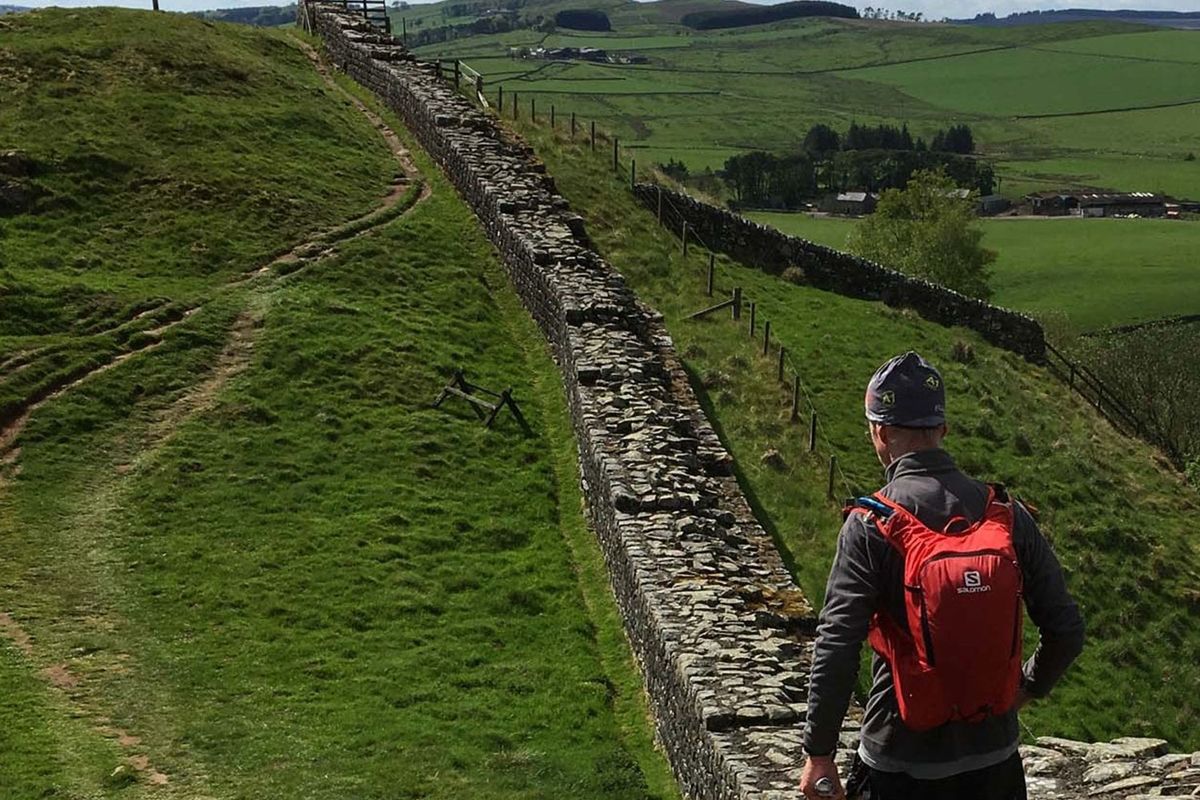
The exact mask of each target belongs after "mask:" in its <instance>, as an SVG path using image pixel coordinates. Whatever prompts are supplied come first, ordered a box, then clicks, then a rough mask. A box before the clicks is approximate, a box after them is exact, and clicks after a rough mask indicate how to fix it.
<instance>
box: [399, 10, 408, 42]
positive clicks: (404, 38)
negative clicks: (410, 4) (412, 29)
mask: <svg viewBox="0 0 1200 800" xmlns="http://www.w3.org/2000/svg"><path fill="white" fill-rule="evenodd" d="M400 43H401V44H403V45H404V46H405V47H408V17H401V18H400Z"/></svg>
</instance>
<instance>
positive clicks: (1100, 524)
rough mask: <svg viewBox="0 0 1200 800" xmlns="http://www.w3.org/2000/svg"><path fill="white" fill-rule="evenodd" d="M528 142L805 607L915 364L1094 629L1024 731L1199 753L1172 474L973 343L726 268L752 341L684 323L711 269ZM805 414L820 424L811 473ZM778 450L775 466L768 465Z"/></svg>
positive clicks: (720, 287) (1191, 639)
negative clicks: (1033, 522)
mask: <svg viewBox="0 0 1200 800" xmlns="http://www.w3.org/2000/svg"><path fill="white" fill-rule="evenodd" d="M520 129H521V130H522V131H523V132H524V133H525V134H526V135H527V136H528V137H529V138H530V140H531V141H532V143H533V144H534V145H535V148H536V150H537V152H538V153H539V155H541V156H542V158H543V159H544V160H545V161H546V163H547V166H548V169H549V172H550V174H552V175H553V176H554V177H555V180H556V182H557V184H558V186H559V187H560V189H561V190H562V191H563V192H564V193H565V194H566V196H567V197H568V199H570V200H571V203H572V205H573V207H575V208H577V209H579V210H580V213H582V214H584V216H585V217H586V219H587V222H588V226H589V228H588V230H589V232H590V234H591V235H592V236H593V238H594V239H595V240H596V242H597V244H598V246H599V248H600V250H601V251H602V252H603V253H604V254H605V255H606V257H608V258H609V259H610V260H611V261H612V263H613V264H614V266H616V267H617V268H618V269H620V270H621V272H622V273H623V274H624V275H625V276H626V277H627V278H628V280H629V281H630V283H631V284H632V285H633V287H634V288H635V289H636V291H637V292H638V293H639V295H640V296H641V297H642V298H643V299H645V300H646V301H647V302H649V303H650V304H651V305H652V306H654V307H655V308H657V309H658V310H659V311H661V312H662V313H663V314H664V316H665V318H666V323H667V326H668V328H669V330H670V332H671V335H672V337H673V338H674V340H675V343H676V346H677V347H678V348H679V351H680V353H681V355H682V356H683V358H684V361H685V366H686V368H687V369H688V372H689V374H690V376H691V378H692V384H693V387H694V388H695V389H696V391H697V392H698V394H699V395H700V397H701V401H702V403H703V404H704V405H705V407H706V410H707V411H708V412H709V414H710V417H711V418H712V419H713V422H714V424H715V425H716V427H717V430H718V432H719V433H720V435H721V437H722V439H723V441H724V442H725V443H726V444H727V446H729V447H730V449H731V451H732V453H733V455H734V458H735V460H736V463H737V474H738V478H739V480H740V482H741V484H742V486H743V488H744V489H745V490H746V492H747V495H748V497H749V498H750V502H751V504H752V505H753V507H754V508H755V510H756V512H757V513H758V516H759V519H760V520H761V521H762V522H763V523H764V525H766V526H767V528H768V529H769V530H770V531H771V532H772V534H773V535H774V536H775V537H776V539H777V541H778V542H779V543H780V544H781V546H782V547H783V549H784V551H785V553H786V556H787V558H788V559H789V563H790V564H791V565H792V569H793V571H794V573H795V574H796V576H797V578H798V580H799V582H800V584H801V586H802V588H803V589H804V590H805V592H806V593H807V594H808V595H809V596H810V597H812V598H814V599H818V602H819V598H820V597H821V596H822V594H821V593H822V591H823V587H824V580H825V576H826V574H827V571H828V568H829V563H830V559H831V558H832V556H833V551H834V544H835V539H836V531H837V529H838V527H839V524H840V522H841V514H840V499H841V497H844V496H848V495H850V494H851V493H854V492H861V491H864V490H873V489H874V488H876V487H877V486H878V485H879V483H880V479H881V475H880V469H879V464H878V462H877V461H876V460H875V454H874V452H873V451H872V450H871V448H870V447H869V444H868V442H867V440H866V439H865V438H864V432H865V428H864V422H863V418H862V387H863V385H864V383H865V382H866V380H867V378H868V377H869V376H870V374H871V372H872V370H873V369H874V368H875V367H876V366H877V365H878V364H879V363H880V362H882V361H883V360H884V359H886V358H887V357H889V356H891V355H894V354H895V353H897V352H902V351H904V350H906V349H908V348H913V349H917V350H919V351H920V352H922V353H923V354H925V355H926V356H927V357H929V358H930V359H932V360H933V361H934V362H935V363H937V364H938V365H939V366H940V367H941V368H942V370H943V372H944V375H945V376H946V383H947V387H948V389H949V401H948V416H949V417H950V428H951V438H950V439H949V442H948V446H949V447H950V449H951V450H952V452H954V453H955V454H956V455H957V457H958V459H959V462H960V463H961V464H962V465H963V466H964V468H965V469H967V470H968V471H970V472H973V473H975V474H977V475H979V476H980V477H983V478H986V479H988V480H993V481H1000V482H1003V483H1004V484H1006V485H1007V486H1009V487H1010V489H1012V490H1013V491H1014V492H1015V493H1016V494H1017V495H1018V496H1020V497H1022V498H1025V499H1026V500H1028V501H1030V502H1032V503H1033V504H1034V505H1036V506H1038V507H1039V508H1040V509H1041V518H1042V525H1043V528H1044V530H1045V531H1046V532H1047V535H1048V536H1049V537H1050V538H1051V540H1052V541H1053V544H1054V546H1055V548H1056V550H1057V552H1058V553H1059V555H1060V557H1061V559H1062V561H1063V563H1064V565H1065V568H1066V570H1067V573H1068V580H1069V582H1070V585H1071V588H1072V590H1073V591H1074V592H1075V593H1077V596H1078V597H1079V599H1080V601H1081V603H1082V605H1083V608H1084V612H1085V614H1086V617H1087V620H1088V626H1089V637H1090V638H1089V643H1088V646H1087V648H1086V649H1085V652H1084V655H1083V656H1082V657H1081V659H1080V661H1079V662H1078V663H1077V665H1076V666H1075V667H1074V668H1073V670H1072V671H1071V673H1069V675H1068V677H1067V678H1066V680H1065V681H1064V683H1063V684H1062V685H1061V686H1060V687H1059V688H1058V689H1057V690H1056V692H1055V693H1054V695H1053V696H1052V698H1051V699H1050V700H1049V701H1047V702H1043V703H1038V704H1036V705H1034V706H1033V707H1032V708H1031V709H1029V710H1028V711H1027V712H1025V713H1023V714H1022V719H1023V721H1024V723H1025V725H1026V726H1027V731H1026V732H1027V733H1031V734H1035V735H1050V734H1058V735H1065V736H1071V737H1077V738H1084V739H1107V738H1110V737H1113V736H1118V735H1128V734H1130V733H1131V732H1134V731H1136V732H1139V733H1141V734H1144V735H1161V736H1165V737H1167V738H1169V739H1171V740H1172V744H1173V746H1174V747H1177V748H1183V749H1185V750H1193V749H1195V748H1196V747H1198V746H1200V727H1198V726H1197V723H1196V720H1197V713H1198V712H1200V708H1198V707H1197V705H1196V702H1197V700H1196V699H1197V698H1198V697H1200V631H1198V630H1197V629H1196V627H1195V626H1194V625H1192V624H1190V622H1189V621H1188V620H1190V619H1191V618H1193V617H1194V615H1195V614H1196V613H1197V612H1198V611H1200V606H1198V605H1197V603H1198V602H1200V596H1197V594H1196V591H1195V588H1196V586H1197V581H1200V539H1198V537H1197V536H1196V534H1195V531H1194V526H1193V525H1192V522H1191V518H1192V516H1194V514H1195V510H1196V509H1197V508H1200V497H1198V496H1197V493H1196V492H1195V491H1194V490H1192V489H1189V488H1187V487H1186V485H1185V484H1184V483H1183V481H1182V478H1181V477H1180V476H1179V474H1178V473H1176V472H1175V471H1174V470H1172V469H1171V468H1170V466H1169V465H1168V464H1167V463H1166V461H1165V459H1164V458H1163V457H1162V456H1161V455H1157V454H1156V453H1155V452H1154V451H1153V450H1152V449H1151V448H1149V447H1148V446H1146V445H1145V444H1143V443H1141V442H1139V441H1136V440H1130V439H1127V438H1125V437H1123V436H1120V435H1118V434H1116V433H1115V432H1114V431H1113V430H1112V428H1111V427H1110V426H1109V425H1108V424H1107V423H1106V422H1104V421H1103V420H1102V419H1100V418H1099V417H1098V416H1097V415H1096V414H1095V412H1094V411H1093V410H1092V409H1091V407H1090V406H1089V405H1088V404H1087V403H1086V402H1085V401H1083V400H1082V399H1081V398H1079V397H1078V396H1077V395H1074V394H1073V393H1072V392H1071V391H1070V390H1069V389H1068V388H1067V387H1066V385H1065V384H1064V383H1063V382H1062V381H1060V380H1059V379H1057V378H1055V377H1052V376H1051V375H1050V374H1048V373H1047V372H1046V371H1044V370H1043V369H1040V368H1037V367H1033V366H1030V365H1029V364H1027V363H1025V362H1024V361H1022V360H1021V359H1020V358H1019V357H1017V356H1015V355H1013V354H1012V353H1007V352H1004V351H1000V350H998V349H996V348H992V347H990V346H988V345H986V344H984V343H983V342H982V341H981V339H980V338H979V337H978V336H977V335H976V334H974V333H973V332H970V331H967V330H965V329H952V328H943V327H940V326H938V325H934V324H931V323H928V322H925V321H923V320H921V319H920V318H919V317H917V316H916V315H914V314H912V313H910V312H907V311H904V310H898V309H891V308H887V307H885V306H883V305H882V304H879V303H867V302H861V301H855V300H850V299H847V298H844V297H840V296H837V295H834V294H830V293H826V292H821V291H817V290H814V289H810V288H807V287H803V286H795V285H792V284H790V283H788V282H786V281H784V280H781V279H779V278H775V277H772V276H770V275H767V274H765V273H763V272H761V271H759V270H756V269H749V268H745V267H743V266H740V265H738V264H737V263H735V262H732V261H730V260H729V259H728V258H725V257H721V256H718V257H717V265H718V268H717V275H716V278H717V280H716V286H717V294H718V296H727V293H728V292H729V291H730V290H731V289H732V287H734V286H740V287H742V288H743V290H744V292H745V294H746V298H747V299H748V300H752V301H754V302H756V304H757V310H758V320H759V325H760V327H759V332H760V333H759V337H758V338H757V339H751V338H750V337H749V336H748V335H747V326H746V320H745V319H743V320H742V323H741V324H738V325H734V324H733V323H731V322H730V321H729V318H728V317H724V316H722V315H717V316H714V317H712V318H709V319H707V320H703V321H687V320H685V319H684V317H685V316H686V315H687V314H689V313H690V312H693V311H695V310H697V309H699V308H703V307H705V306H707V305H709V304H711V303H712V299H710V298H709V297H708V296H707V295H706V293H705V290H704V275H705V264H706V263H707V254H706V253H705V252H704V251H703V250H701V249H699V248H693V249H692V251H691V254H690V256H689V258H688V259H687V261H686V262H685V261H684V260H683V259H682V257H681V254H680V249H679V243H678V240H676V239H675V238H674V237H672V236H671V235H669V234H667V233H666V232H664V231H663V230H662V229H661V228H659V227H658V225H657V223H656V222H655V220H654V217H653V215H652V214H651V213H649V212H648V211H646V210H645V209H643V208H642V207H641V206H640V205H639V204H638V203H636V202H635V201H634V200H633V199H632V196H631V195H630V193H629V191H628V188H627V184H626V181H627V176H626V175H623V174H615V175H614V173H613V172H612V170H611V165H610V162H608V160H607V156H606V155H598V156H592V155H591V154H590V153H589V152H588V151H587V148H586V147H584V146H580V145H579V144H571V143H569V142H567V141H565V140H564V136H563V134H562V132H561V131H560V132H559V133H558V135H557V136H552V135H551V134H550V133H549V131H548V130H547V126H546V125H545V124H544V123H543V124H542V125H540V126H537V127H534V126H530V125H529V124H527V123H521V124H520ZM1121 222H1136V221H1125V220H1121ZM997 224H999V223H997ZM1049 224H1050V225H1054V224H1057V223H1049ZM1063 224H1068V223H1063ZM1082 224H1086V223H1082ZM1176 224H1182V223H1176ZM826 230H827V231H828V230H829V228H828V227H827V228H826ZM768 319H769V320H770V321H771V324H772V335H773V337H774V341H776V342H778V343H782V344H784V345H785V346H786V347H787V349H788V353H789V356H788V371H789V373H790V372H791V370H793V369H794V370H796V371H797V372H798V374H799V375H800V377H801V379H802V382H803V386H804V390H805V395H804V396H805V398H806V401H805V405H804V406H803V409H804V411H803V414H802V418H801V421H800V423H799V424H792V423H790V422H789V409H790V404H791V384H790V382H788V381H785V382H784V383H782V384H781V383H778V382H776V378H775V369H776V358H777V351H776V350H774V349H772V351H771V353H770V355H769V356H768V357H765V358H764V357H763V356H762V355H761V323H762V322H763V321H764V320H768ZM960 345H967V346H968V348H969V350H970V351H971V352H972V354H973V355H972V357H971V358H970V359H969V360H968V361H967V362H966V363H963V362H960V361H957V360H955V359H954V358H952V356H951V353H952V352H953V351H954V350H955V348H956V346H960ZM807 399H811V401H812V404H813V407H815V409H816V410H817V413H818V418H819V438H820V446H819V448H818V452H817V453H816V454H815V455H812V454H809V453H808V443H807V433H808V425H807V423H808V421H809V416H808V414H809V412H808V406H807ZM769 449H777V450H778V451H779V453H780V454H781V457H782V462H783V466H777V465H773V464H772V463H764V461H763V459H762V456H763V454H764V453H765V452H766V451H767V450H769ZM831 454H836V455H837V457H838V463H839V465H840V471H836V472H835V476H836V481H835V483H836V489H835V490H836V493H837V497H838V500H835V501H830V500H828V499H827V498H826V476H827V474H828V472H827V470H828V465H829V461H828V459H829V456H830V455H831ZM843 473H844V474H843ZM1147 676H1153V679H1152V680H1150V679H1148V677H1147Z"/></svg>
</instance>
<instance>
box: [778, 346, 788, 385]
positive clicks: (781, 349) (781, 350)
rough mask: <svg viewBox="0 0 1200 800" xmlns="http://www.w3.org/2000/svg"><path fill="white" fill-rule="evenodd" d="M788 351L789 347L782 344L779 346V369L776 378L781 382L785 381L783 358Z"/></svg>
mask: <svg viewBox="0 0 1200 800" xmlns="http://www.w3.org/2000/svg"><path fill="white" fill-rule="evenodd" d="M786 352H787V348H786V347H783V346H782V345H780V347H779V370H778V373H777V374H776V376H775V380H777V381H779V382H780V383H783V359H784V354H785V353H786Z"/></svg>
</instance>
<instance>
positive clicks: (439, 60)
mask: <svg viewBox="0 0 1200 800" xmlns="http://www.w3.org/2000/svg"><path fill="white" fill-rule="evenodd" d="M437 76H438V80H439V81H440V80H441V79H442V60H441V59H440V58H439V59H438V60H437Z"/></svg>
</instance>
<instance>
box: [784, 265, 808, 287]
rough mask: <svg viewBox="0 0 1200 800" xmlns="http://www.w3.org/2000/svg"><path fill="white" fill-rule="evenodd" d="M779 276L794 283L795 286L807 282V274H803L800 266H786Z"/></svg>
mask: <svg viewBox="0 0 1200 800" xmlns="http://www.w3.org/2000/svg"><path fill="white" fill-rule="evenodd" d="M781 277H782V278H783V279H784V280H785V281H787V282H788V283H794V284H796V285H797V286H800V285H803V284H805V283H808V276H806V275H805V274H804V270H803V269H801V268H800V267H788V268H787V269H785V270H784V271H783V275H782V276H781Z"/></svg>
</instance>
